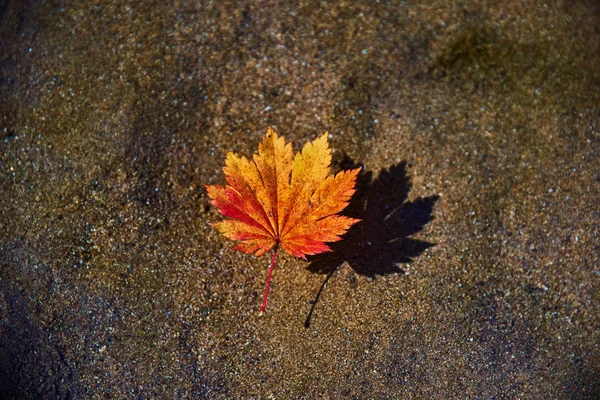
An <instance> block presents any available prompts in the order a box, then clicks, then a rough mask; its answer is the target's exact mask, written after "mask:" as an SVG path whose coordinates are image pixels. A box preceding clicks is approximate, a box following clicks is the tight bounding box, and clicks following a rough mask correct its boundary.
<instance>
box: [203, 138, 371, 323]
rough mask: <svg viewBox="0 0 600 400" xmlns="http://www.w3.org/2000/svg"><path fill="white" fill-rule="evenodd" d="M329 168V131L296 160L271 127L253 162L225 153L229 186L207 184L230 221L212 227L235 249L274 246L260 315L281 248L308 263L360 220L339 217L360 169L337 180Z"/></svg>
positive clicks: (248, 250) (260, 250)
mask: <svg viewBox="0 0 600 400" xmlns="http://www.w3.org/2000/svg"><path fill="white" fill-rule="evenodd" d="M330 164H331V149H330V148H329V144H328V143H327V133H325V134H324V135H322V136H321V137H320V138H318V139H316V140H315V141H313V142H308V143H306V144H305V145H304V148H303V149H302V152H300V153H298V154H296V156H295V157H294V155H293V151H292V145H291V143H286V142H285V140H284V138H283V137H279V136H278V135H277V133H276V132H275V131H274V130H273V129H272V128H269V130H268V131H267V135H266V136H265V137H264V139H263V141H262V143H261V144H260V145H259V146H258V154H254V155H253V157H252V159H251V160H249V159H247V158H246V157H243V156H242V157H240V156H238V155H237V154H235V153H231V152H230V153H228V154H227V158H226V160H225V167H224V168H223V171H224V172H225V180H226V181H227V184H226V185H225V186H221V185H210V186H206V191H207V193H208V197H210V198H211V204H212V205H213V206H215V207H216V208H217V210H218V211H219V213H221V214H222V215H223V216H224V217H226V219H224V220H222V221H220V222H217V223H215V224H213V226H214V227H216V228H217V229H218V230H219V232H221V233H222V234H223V235H225V237H227V238H228V239H231V240H235V241H237V242H238V243H237V245H236V246H235V247H234V249H235V250H239V251H241V252H244V253H254V255H256V256H262V255H263V254H265V253H266V252H267V251H269V250H271V249H272V248H274V251H273V257H272V259H271V266H270V268H269V276H268V278H267V287H266V289H265V296H264V300H263V304H262V307H261V310H260V311H261V313H262V312H263V311H264V309H265V307H266V304H267V296H268V294H269V287H270V284H271V276H272V273H273V265H274V264H275V258H276V256H277V249H278V248H279V246H281V247H283V248H284V249H285V250H286V251H287V252H288V253H289V254H291V255H294V256H297V257H302V258H304V259H306V256H307V255H313V254H319V253H323V252H326V251H331V249H330V248H329V246H328V245H327V244H325V243H326V242H337V241H339V240H341V238H340V235H343V234H344V233H345V232H346V231H347V230H348V229H349V228H350V227H351V226H352V225H353V224H355V223H357V222H358V221H359V220H358V219H355V218H349V217H345V216H341V215H337V214H338V213H339V212H340V211H342V210H343V209H344V208H346V206H347V205H348V202H349V201H350V198H351V197H352V195H353V194H354V192H355V189H354V185H355V183H356V177H357V175H358V173H359V171H360V168H357V169H353V170H348V171H341V172H339V173H338V174H336V175H335V176H334V175H331V174H330V168H329V167H330Z"/></svg>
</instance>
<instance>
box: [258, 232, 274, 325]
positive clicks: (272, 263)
mask: <svg viewBox="0 0 600 400" xmlns="http://www.w3.org/2000/svg"><path fill="white" fill-rule="evenodd" d="M278 248H279V241H277V243H276V244H275V250H274V251H273V257H271V267H270V268H269V277H268V278H267V288H266V289H265V296H264V297H263V302H262V307H261V308H260V312H259V313H258V314H259V315H262V313H263V312H264V311H265V308H267V297H268V296H269V288H270V287H271V276H272V275H273V267H274V266H275V258H276V257H277V249H278Z"/></svg>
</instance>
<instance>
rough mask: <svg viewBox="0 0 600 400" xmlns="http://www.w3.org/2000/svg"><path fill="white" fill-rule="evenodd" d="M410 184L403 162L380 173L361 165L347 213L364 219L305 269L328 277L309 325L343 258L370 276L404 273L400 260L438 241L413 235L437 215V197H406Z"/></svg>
mask: <svg viewBox="0 0 600 400" xmlns="http://www.w3.org/2000/svg"><path fill="white" fill-rule="evenodd" d="M341 164H342V165H341V166H342V169H349V168H357V167H360V166H362V165H360V164H357V163H355V162H354V161H353V160H351V159H350V158H348V157H345V158H344V160H343V161H342V163H341ZM411 188H412V184H411V180H410V177H409V176H408V174H407V171H406V162H405V161H403V162H401V163H398V164H395V165H392V166H391V167H389V168H386V169H383V170H381V172H380V173H379V175H378V176H377V177H376V178H375V175H374V173H373V171H366V170H365V169H364V168H363V170H362V171H361V173H360V174H359V176H358V178H357V181H356V193H355V194H354V196H353V197H352V200H351V201H350V204H349V205H348V207H347V208H346V209H345V210H344V212H343V214H344V215H347V216H349V217H353V218H359V219H361V222H359V223H357V224H356V225H354V226H353V227H352V228H351V229H350V230H349V231H348V232H347V233H346V234H345V235H344V236H343V238H342V240H341V241H339V242H335V243H331V244H330V247H331V249H332V250H333V251H332V252H330V253H322V254H319V255H316V256H311V257H309V258H308V260H309V261H310V264H309V265H308V267H307V269H308V270H309V271H310V272H313V273H320V274H326V275H327V277H326V279H325V281H324V282H323V284H322V285H321V288H320V290H319V292H318V293H317V296H316V297H315V300H314V301H313V302H312V307H311V310H310V312H309V314H308V317H307V319H306V322H305V324H304V325H305V327H307V328H308V327H309V326H310V321H311V318H312V314H313V311H314V308H315V306H316V305H317V303H318V301H319V298H320V296H321V292H322V291H323V289H324V288H325V285H326V284H327V282H328V281H329V279H330V278H331V276H332V275H333V274H334V273H335V271H336V270H337V269H338V268H339V267H341V266H342V265H343V264H344V262H347V263H348V265H349V266H350V267H351V268H352V269H353V270H354V272H356V273H357V274H359V275H363V276H367V277H369V278H375V277H376V276H377V275H388V274H404V273H405V271H404V270H403V269H402V268H401V266H400V264H404V263H409V262H411V261H413V260H414V259H415V258H416V257H418V256H419V255H421V254H422V253H423V252H424V251H425V250H426V249H428V248H430V247H432V246H434V245H435V244H434V243H430V242H427V241H423V240H418V239H413V238H411V236H412V235H414V234H416V233H418V232H420V231H422V230H423V228H424V227H425V225H426V224H427V223H428V222H430V221H431V220H433V207H434V205H435V203H436V201H437V200H438V199H439V196H429V197H423V198H419V199H416V200H414V201H407V200H408V194H409V192H410V190H411Z"/></svg>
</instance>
